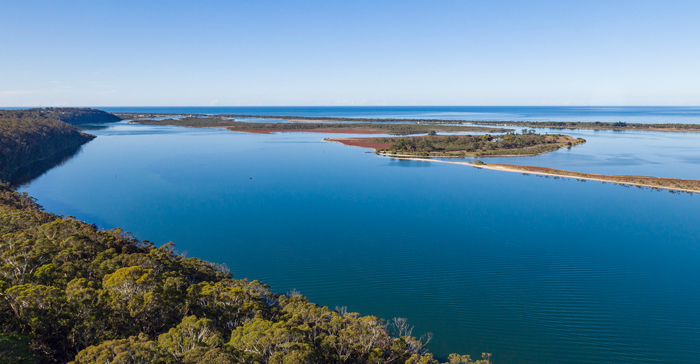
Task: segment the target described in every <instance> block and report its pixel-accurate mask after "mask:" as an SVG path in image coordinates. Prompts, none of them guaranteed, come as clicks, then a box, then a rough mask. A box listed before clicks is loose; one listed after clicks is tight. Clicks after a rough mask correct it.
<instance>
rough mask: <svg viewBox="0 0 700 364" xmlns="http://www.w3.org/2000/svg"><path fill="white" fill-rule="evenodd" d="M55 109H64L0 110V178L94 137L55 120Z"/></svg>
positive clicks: (5, 178)
mask: <svg viewBox="0 0 700 364" xmlns="http://www.w3.org/2000/svg"><path fill="white" fill-rule="evenodd" d="M58 110H64V109H30V110H12V111H8V110H0V180H2V181H6V180H7V179H8V178H9V177H10V176H11V175H12V174H13V173H14V172H15V171H17V170H18V169H20V168H21V167H24V166H26V165H29V164H31V163H34V162H37V161H40V160H44V159H46V158H49V157H51V156H53V155H55V154H57V153H59V152H61V151H64V150H67V149H71V148H75V147H77V146H80V145H82V144H84V143H87V142H88V141H90V140H92V139H93V138H94V136H92V135H89V134H85V133H82V132H81V131H80V130H78V129H77V128H76V127H75V126H73V125H70V124H67V123H65V122H63V121H61V120H59V119H58V118H57V117H56V114H57V113H59V111H58ZM71 115H73V114H71ZM74 117H75V115H73V116H71V117H70V118H73V119H74Z"/></svg>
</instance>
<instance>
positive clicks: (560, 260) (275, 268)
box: [21, 107, 700, 363]
mask: <svg viewBox="0 0 700 364" xmlns="http://www.w3.org/2000/svg"><path fill="white" fill-rule="evenodd" d="M104 109H105V110H108V111H136V112H139V111H143V112H150V111H152V112H190V113H192V112H201V113H240V114H248V113H250V114H253V113H256V114H263V113H267V114H268V115H304V116H323V115H330V116H346V117H353V116H357V117H406V118H421V117H426V116H425V115H436V116H435V117H440V118H453V119H460V118H467V117H466V116H465V115H467V116H468V115H470V114H468V113H477V112H478V113H482V114H484V120H508V117H510V116H511V115H516V116H517V115H520V116H521V117H522V118H517V120H581V121H590V120H593V119H592V118H598V119H596V120H593V121H598V120H599V121H609V120H613V121H618V120H622V121H627V122H643V121H646V122H664V121H659V120H669V121H667V122H692V123H700V121H698V115H700V109H697V108H650V109H648V110H646V113H647V115H645V111H644V108H641V109H640V108H629V109H628V110H627V113H625V110H624V108H617V109H612V110H608V111H607V112H606V111H605V110H601V109H600V108H591V109H590V110H588V111H586V109H585V108H584V109H583V111H581V110H578V111H577V110H576V109H575V108H572V109H566V108H559V109H557V108H550V109H547V108H544V109H543V110H544V111H543V110H537V109H533V108H525V110H524V111H523V110H521V109H522V108H494V109H488V110H487V109H484V110H481V109H479V110H476V109H464V110H456V109H454V108H426V107H423V108H422V109H419V110H416V109H414V108H410V107H409V108H359V109H358V108H354V109H353V108H335V109H333V108H248V109H246V108H104ZM304 109H305V110H304ZM515 109H517V110H515ZM197 110H198V111H197ZM253 110H257V111H253ZM353 110H355V111H353ZM324 113H326V114H324ZM567 113H568V114H567ZM577 113H578V114H577ZM448 114H449V115H451V116H450V117H445V116H444V115H448ZM396 115H400V116H396ZM437 115H443V116H437ZM504 115H505V116H504ZM567 115H568V116H567ZM497 116H503V118H501V119H499V118H497ZM556 117H559V118H556ZM527 118H530V119H527ZM469 119H473V118H469ZM514 119H515V118H514ZM679 120H680V121H679ZM540 131H548V132H562V131H552V130H546V129H543V130H540ZM89 132H90V133H92V134H95V135H97V136H98V137H97V138H96V139H95V140H93V141H91V142H90V143H88V144H86V145H84V146H83V147H82V148H81V150H80V151H79V152H78V153H77V154H76V155H75V156H74V157H72V158H71V159H69V160H67V161H66V162H64V163H63V164H62V165H60V166H58V167H55V168H53V169H51V170H49V171H48V172H46V173H44V174H43V175H41V176H40V177H38V178H36V179H34V180H33V181H31V182H30V183H28V184H26V185H24V186H23V187H22V188H21V190H22V191H27V192H28V193H29V194H30V195H32V196H34V197H36V198H37V199H38V202H39V203H40V204H41V205H43V206H44V207H45V208H46V209H47V210H49V211H52V212H55V213H59V214H66V215H72V216H76V217H77V218H78V219H81V220H85V221H87V222H91V223H96V224H97V225H98V226H100V227H103V228H113V227H122V228H124V229H125V230H130V231H131V232H132V233H133V234H134V235H135V236H136V237H138V238H140V239H147V240H150V241H153V242H155V243H156V245H161V244H163V243H166V242H168V241H173V242H175V243H176V244H177V250H178V251H179V252H186V253H187V255H188V256H197V257H200V258H203V259H206V260H211V261H215V262H219V263H226V264H227V265H228V266H229V268H230V269H231V271H232V273H233V274H234V276H235V277H236V278H250V279H257V280H260V281H262V282H264V283H266V284H268V285H270V286H271V290H272V291H274V292H278V293H285V292H287V291H289V290H291V289H297V290H299V291H300V292H301V293H302V294H304V295H306V296H308V297H309V299H310V300H311V301H313V302H316V303H319V304H322V305H326V306H329V307H331V308H333V307H336V306H347V308H348V310H349V311H357V312H360V313H361V314H363V315H375V316H378V317H381V318H386V319H390V318H393V317H406V318H408V319H409V322H410V323H411V324H412V325H414V326H415V329H414V331H413V332H414V334H418V335H420V334H421V333H426V332H432V333H433V334H434V338H433V341H432V342H431V343H430V349H431V351H433V352H434V353H436V354H437V355H438V356H440V357H441V358H445V357H446V356H447V354H448V353H450V352H460V353H465V354H471V355H472V356H477V357H478V356H479V355H480V353H481V352H492V353H493V354H494V356H493V358H494V362H495V363H563V362H566V363H597V362H611V363H638V362H659V363H694V362H696V361H697V358H698V357H699V356H700V309H699V307H700V224H698V221H700V208H699V206H700V195H698V194H692V195H691V194H685V193H683V194H679V193H669V192H668V191H655V190H651V189H640V188H636V187H631V188H630V187H622V186H618V185H614V184H612V183H600V182H593V181H588V182H579V181H576V180H571V179H554V178H545V177H537V176H526V175H522V174H518V173H504V172H499V171H491V170H480V169H476V168H472V167H467V166H460V165H449V164H442V163H431V162H419V161H397V160H392V159H388V158H384V157H380V156H376V155H375V154H373V153H365V149H361V148H355V147H347V146H343V145H340V144H338V143H328V142H323V141H322V140H323V138H325V137H331V136H332V135H331V134H322V133H283V134H276V135H265V134H246V133H234V132H228V131H225V130H216V129H192V128H180V127H169V126H148V125H128V124H125V123H123V122H122V123H117V124H113V125H111V126H109V127H107V128H105V129H98V130H90V131H89ZM563 133H567V134H570V135H572V136H574V137H583V138H585V139H587V141H588V142H587V143H586V144H585V145H582V146H577V147H574V148H572V149H571V150H567V149H562V150H559V151H557V152H553V153H549V154H546V155H542V156H537V157H515V158H505V157H501V158H488V159H486V158H485V159H484V160H485V161H487V162H495V163H513V164H526V165H540V166H546V167H552V168H561V169H569V170H575V171H581V172H591V173H608V174H635V175H653V176H660V177H679V178H694V179H700V134H698V133H663V132H614V131H585V130H576V131H563Z"/></svg>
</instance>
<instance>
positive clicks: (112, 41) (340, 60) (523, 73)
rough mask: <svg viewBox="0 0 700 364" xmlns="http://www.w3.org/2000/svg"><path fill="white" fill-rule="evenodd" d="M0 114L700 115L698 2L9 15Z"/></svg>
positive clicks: (285, 5) (52, 6) (66, 4)
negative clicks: (239, 110)
mask: <svg viewBox="0 0 700 364" xmlns="http://www.w3.org/2000/svg"><path fill="white" fill-rule="evenodd" d="M0 14H2V21H0V47H1V48H0V49H2V53H0V106H39V105H41V106H206V105H221V106H235V105H245V106H248V105H261V106H276V105H384V104H386V105H681V106H689V105H694V106H697V105H700V21H698V17H699V15H698V14H700V1H697V0H695V1H642V0H637V1H577V2H574V1H317V2H316V1H303V2H297V1H196V2H195V1H175V0H171V1H96V0H92V1H4V2H2V3H1V4H0Z"/></svg>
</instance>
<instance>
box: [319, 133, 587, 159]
mask: <svg viewBox="0 0 700 364" xmlns="http://www.w3.org/2000/svg"><path fill="white" fill-rule="evenodd" d="M325 140H326V141H331V142H339V143H342V144H344V145H350V146H356V147H363V148H373V149H374V150H375V152H376V153H377V154H382V155H386V156H421V157H440V158H464V157H480V156H504V157H505V156H533V155H539V154H544V153H548V152H553V151H555V150H558V149H560V148H570V147H573V146H575V145H579V144H583V143H585V142H586V140H584V139H582V138H578V139H576V138H573V137H571V136H569V135H563V134H535V133H534V131H533V130H524V131H523V134H515V133H508V134H502V135H488V134H487V135H437V134H436V133H435V132H430V133H429V134H428V135H424V136H413V137H393V138H392V137H384V138H338V139H325Z"/></svg>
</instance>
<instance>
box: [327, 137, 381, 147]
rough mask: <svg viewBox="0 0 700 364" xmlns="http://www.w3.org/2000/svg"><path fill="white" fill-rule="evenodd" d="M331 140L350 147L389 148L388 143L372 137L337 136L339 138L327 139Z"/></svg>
mask: <svg viewBox="0 0 700 364" xmlns="http://www.w3.org/2000/svg"><path fill="white" fill-rule="evenodd" d="M329 140H330V141H332V142H338V143H341V144H343V145H349V146H352V147H361V148H372V149H375V150H376V149H386V148H389V146H390V144H389V143H379V142H376V139H373V138H339V139H329Z"/></svg>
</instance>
